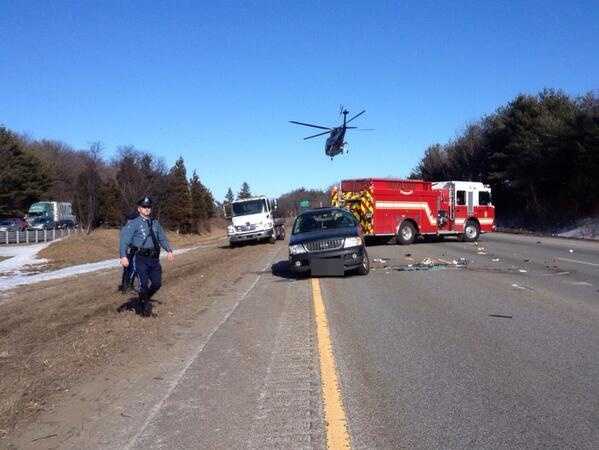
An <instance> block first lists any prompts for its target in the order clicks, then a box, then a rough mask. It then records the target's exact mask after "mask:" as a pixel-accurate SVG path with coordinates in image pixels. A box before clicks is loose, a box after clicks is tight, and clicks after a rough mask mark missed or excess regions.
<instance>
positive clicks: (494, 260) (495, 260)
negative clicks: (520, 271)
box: [491, 258, 499, 262]
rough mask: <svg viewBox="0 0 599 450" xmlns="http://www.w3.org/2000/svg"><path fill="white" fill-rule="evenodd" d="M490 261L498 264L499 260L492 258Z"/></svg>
mask: <svg viewBox="0 0 599 450" xmlns="http://www.w3.org/2000/svg"><path fill="white" fill-rule="evenodd" d="M491 261H493V262H499V258H493V259H492V260H491Z"/></svg>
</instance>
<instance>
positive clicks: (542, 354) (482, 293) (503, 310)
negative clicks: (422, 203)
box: [322, 246, 599, 448]
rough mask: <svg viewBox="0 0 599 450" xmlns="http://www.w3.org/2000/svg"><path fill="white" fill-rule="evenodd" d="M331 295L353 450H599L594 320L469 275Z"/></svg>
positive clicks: (401, 275)
mask: <svg viewBox="0 0 599 450" xmlns="http://www.w3.org/2000/svg"><path fill="white" fill-rule="evenodd" d="M414 247H416V246H414ZM384 249H388V248H387V247H373V248H370V249H369V251H370V254H371V258H377V257H380V256H383V255H381V253H383V254H384V253H385V252H381V250H384ZM498 278H499V279H498ZM322 286H323V293H324V298H325V302H326V306H327V313H328V315H329V320H330V323H331V330H332V335H333V346H334V348H335V353H336V357H337V359H338V367H339V371H340V377H341V385H342V389H343V394H344V401H345V402H346V409H347V414H348V420H349V425H350V432H351V436H352V442H353V444H354V445H355V447H357V448H373V447H376V448H390V447H393V448H405V447H417V448H431V447H432V448H435V447H443V448H446V447H450V448H458V447H460V448H461V447H471V448H472V447H476V448H480V447H487V448H496V447H512V446H518V447H531V446H533V447H536V446H559V447H566V446H576V447H579V448H591V447H593V446H596V445H597V444H598V443H599V439H598V436H597V432H596V431H594V428H593V426H594V425H593V424H596V423H597V421H598V420H599V416H598V412H597V411H599V408H598V405H597V401H596V400H595V399H596V398H598V397H597V394H599V391H598V388H597V386H596V382H595V380H596V379H597V377H599V370H598V368H597V362H596V354H597V351H598V350H599V337H598V335H597V331H596V326H595V324H596V321H597V319H598V317H597V314H596V310H595V314H594V315H592V314H590V313H589V311H588V310H583V309H579V310H576V309H571V308H568V307H563V308H561V309H560V307H559V304H557V306H556V305H555V304H553V303H549V302H544V301H542V300H535V294H534V293H532V292H530V291H521V290H511V289H508V288H506V287H505V286H506V283H505V280H504V279H502V275H501V274H500V276H499V277H497V276H496V274H482V275H480V274H475V273H473V272H471V271H467V270H459V269H455V270H449V269H448V270H431V271H426V272H425V271H414V272H399V271H396V270H375V271H374V272H373V273H371V275H370V276H369V277H365V278H364V277H354V278H345V279H326V280H322ZM510 317H511V318H510Z"/></svg>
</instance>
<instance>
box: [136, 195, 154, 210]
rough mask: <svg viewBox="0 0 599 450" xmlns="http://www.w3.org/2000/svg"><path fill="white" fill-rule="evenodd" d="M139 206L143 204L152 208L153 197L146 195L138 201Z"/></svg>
mask: <svg viewBox="0 0 599 450" xmlns="http://www.w3.org/2000/svg"><path fill="white" fill-rule="evenodd" d="M137 206H143V207H144V208H151V207H152V199H151V198H150V197H148V196H147V195H146V196H145V197H144V198H142V199H140V200H139V201H138V202H137Z"/></svg>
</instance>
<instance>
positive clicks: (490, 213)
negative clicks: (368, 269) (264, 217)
mask: <svg viewBox="0 0 599 450" xmlns="http://www.w3.org/2000/svg"><path fill="white" fill-rule="evenodd" d="M332 204H333V206H344V207H346V208H348V209H349V210H351V211H352V212H353V213H354V214H355V215H356V216H357V217H358V220H359V221H360V224H361V226H362V231H363V232H364V234H365V235H366V236H395V237H396V240H397V242H398V243H400V244H411V243H412V242H414V239H416V237H417V236H418V235H423V236H427V235H428V236H446V235H456V236H459V237H461V238H462V239H463V240H465V241H474V240H477V239H478V237H479V236H480V234H481V233H488V232H491V231H495V207H494V206H493V204H492V203H491V189H490V187H489V186H488V185H485V184H483V183H479V182H475V181H440V182H434V183H433V182H429V181H421V180H399V179H385V178H366V179H357V180H343V181H342V182H341V184H340V185H339V186H338V187H335V188H333V192H332Z"/></svg>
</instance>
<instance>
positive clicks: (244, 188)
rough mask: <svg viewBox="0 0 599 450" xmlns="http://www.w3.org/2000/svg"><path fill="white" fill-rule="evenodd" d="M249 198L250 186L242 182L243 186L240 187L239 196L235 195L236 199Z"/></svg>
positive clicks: (250, 194)
mask: <svg viewBox="0 0 599 450" xmlns="http://www.w3.org/2000/svg"><path fill="white" fill-rule="evenodd" d="M251 196H252V193H251V192H250V186H249V184H247V183H246V182H245V181H244V182H243V184H242V185H241V190H240V191H239V194H237V198H238V199H244V198H250V197H251Z"/></svg>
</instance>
